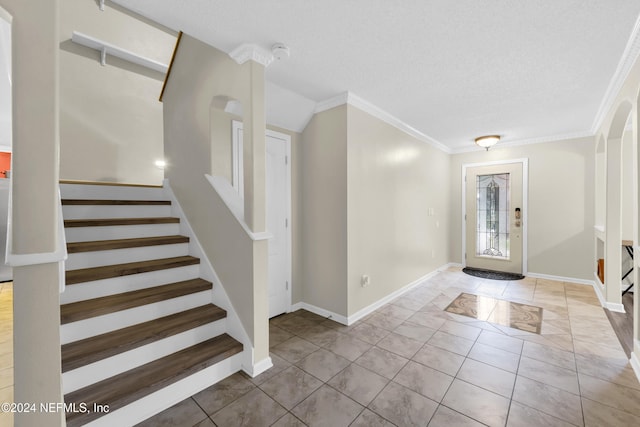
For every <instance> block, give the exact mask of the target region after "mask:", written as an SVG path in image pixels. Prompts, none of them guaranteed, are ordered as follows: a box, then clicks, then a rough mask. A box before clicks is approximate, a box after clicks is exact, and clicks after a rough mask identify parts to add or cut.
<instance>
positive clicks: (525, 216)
mask: <svg viewBox="0 0 640 427" xmlns="http://www.w3.org/2000/svg"><path fill="white" fill-rule="evenodd" d="M512 163H521V164H522V275H523V276H526V275H527V273H528V269H527V268H528V262H527V261H528V251H527V247H528V239H529V229H528V224H529V159H528V158H526V157H524V158H520V159H507V160H495V161H491V162H480V163H463V165H462V215H461V218H462V266H463V267H466V266H467V258H466V256H465V255H466V252H467V221H465V214H466V212H467V201H466V194H467V180H466V176H467V168H475V167H483V166H496V165H508V164H512Z"/></svg>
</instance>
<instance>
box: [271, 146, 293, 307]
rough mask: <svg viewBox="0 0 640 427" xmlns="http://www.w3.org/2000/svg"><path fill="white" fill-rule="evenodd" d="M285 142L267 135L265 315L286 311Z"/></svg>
mask: <svg viewBox="0 0 640 427" xmlns="http://www.w3.org/2000/svg"><path fill="white" fill-rule="evenodd" d="M285 143H286V141H284V140H283V139H280V138H277V137H274V136H271V135H267V139H266V145H267V156H266V161H267V166H266V167H267V172H266V173H267V185H266V190H267V230H268V231H270V232H271V233H272V234H273V237H272V238H271V239H269V269H268V271H269V317H273V316H277V315H278V314H282V313H285V312H287V311H289V306H290V301H291V298H290V296H289V278H288V268H287V264H288V258H289V254H288V245H287V228H288V225H289V220H288V218H287V205H288V203H287V194H286V191H285V190H286V188H287V150H286V148H287V147H286V145H285Z"/></svg>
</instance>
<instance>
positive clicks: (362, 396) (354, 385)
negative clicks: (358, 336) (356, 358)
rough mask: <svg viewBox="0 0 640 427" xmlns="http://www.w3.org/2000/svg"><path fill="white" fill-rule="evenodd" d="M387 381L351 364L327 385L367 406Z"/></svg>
mask: <svg viewBox="0 0 640 427" xmlns="http://www.w3.org/2000/svg"><path fill="white" fill-rule="evenodd" d="M388 382H389V379H387V378H385V377H383V376H381V375H378V374H376V373H374V372H371V371H370V370H368V369H365V368H363V367H361V366H359V365H356V364H355V363H354V364H351V365H349V366H348V367H347V368H345V369H344V370H342V371H341V372H340V373H339V374H337V375H336V376H335V377H333V378H331V380H330V381H329V382H328V383H327V384H328V385H330V386H331V387H333V388H335V389H336V390H338V391H339V392H341V393H343V394H346V395H347V396H349V397H350V398H352V399H353V400H355V401H356V402H358V403H360V404H361V405H363V406H367V405H368V404H369V403H370V402H371V401H372V400H373V399H374V398H375V397H376V396H377V395H378V393H380V391H381V390H382V389H383V388H384V387H385V386H386V385H387V383H388Z"/></svg>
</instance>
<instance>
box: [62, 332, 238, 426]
mask: <svg viewBox="0 0 640 427" xmlns="http://www.w3.org/2000/svg"><path fill="white" fill-rule="evenodd" d="M241 351H242V344H240V343H239V342H238V341H236V340H234V339H233V338H231V337H230V336H229V335H227V334H223V335H220V336H218V337H215V338H212V339H209V340H207V341H204V342H202V343H199V344H196V345H194V346H192V347H189V348H186V349H184V350H181V351H178V352H177V353H173V354H170V355H168V356H165V357H163V358H161V359H158V360H155V361H153V362H150V363H147V364H145V365H142V366H140V367H138V368H134V369H131V370H129V371H126V372H123V373H121V374H118V375H115V376H113V377H111V378H107V379H105V380H103V381H100V382H98V383H96V384H92V385H90V386H87V387H85V388H82V389H80V390H77V391H74V392H72V393H69V394H67V395H65V398H64V400H65V402H66V403H67V404H71V403H76V404H77V405H78V406H79V405H80V403H82V402H84V403H85V404H87V405H88V407H89V408H93V405H94V404H99V405H109V412H113V411H115V410H117V409H120V408H122V407H123V406H126V405H128V404H129V403H131V402H134V401H136V400H138V399H140V398H142V397H144V396H147V395H149V394H151V393H153V392H155V391H158V390H160V389H162V388H164V387H166V386H168V385H170V384H173V383H175V382H177V381H180V380H182V379H184V378H186V377H188V376H190V375H193V374H195V373H197V372H198V371H200V370H202V369H205V368H207V367H209V366H212V365H214V364H216V363H218V362H220V361H222V360H224V359H227V358H229V357H231V356H233V355H234V354H237V353H240V352H241ZM102 415H104V414H102V413H100V412H93V411H89V412H86V413H82V412H71V413H69V412H68V413H67V426H68V427H75V426H81V425H84V424H86V423H88V422H89V421H93V420H95V419H97V418H99V417H101V416H102Z"/></svg>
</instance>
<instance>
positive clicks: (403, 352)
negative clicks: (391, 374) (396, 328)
mask: <svg viewBox="0 0 640 427" xmlns="http://www.w3.org/2000/svg"><path fill="white" fill-rule="evenodd" d="M376 346H377V347H380V348H382V349H385V350H387V351H390V352H392V353H395V354H397V355H399V356H402V357H405V358H407V359H411V358H412V357H413V355H414V354H416V352H417V351H418V350H420V347H422V343H421V342H420V341H416V340H414V339H411V338H407V337H405V336H403V335H399V334H395V333H393V332H392V333H390V334H389V335H387V336H386V337H384V338H383V339H381V340H380V342H378V344H376Z"/></svg>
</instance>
